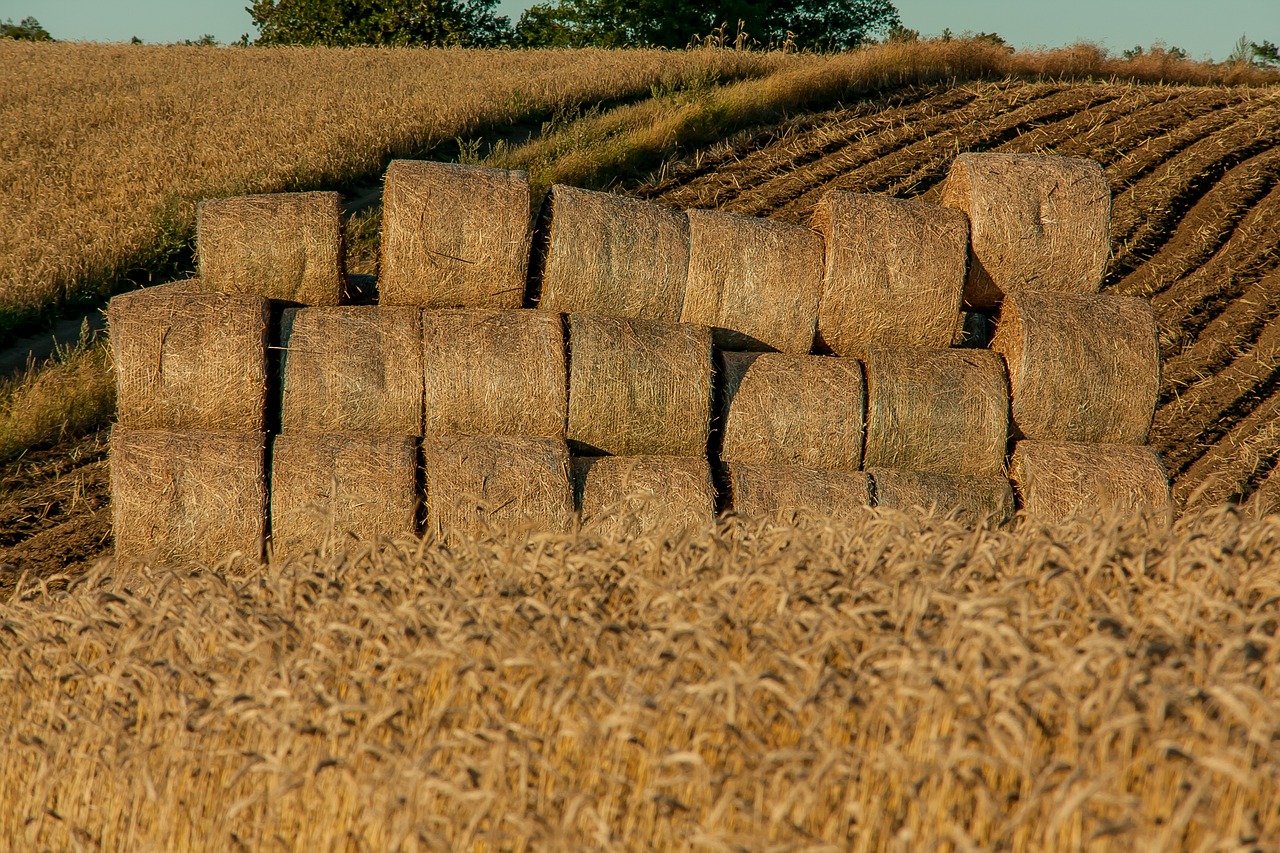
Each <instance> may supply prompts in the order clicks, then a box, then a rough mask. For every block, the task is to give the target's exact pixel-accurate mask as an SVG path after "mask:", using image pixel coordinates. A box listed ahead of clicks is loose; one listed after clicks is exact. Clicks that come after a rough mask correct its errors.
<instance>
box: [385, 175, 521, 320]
mask: <svg viewBox="0 0 1280 853" xmlns="http://www.w3.org/2000/svg"><path fill="white" fill-rule="evenodd" d="M532 240H533V218H532V196H531V193H530V189H529V176H528V174H526V173H525V172H513V171H507V170H505V169H490V168H485V167H482V166H462V165H459V164H457V163H429V162H425V161H420V160H392V161H391V165H390V166H388V167H387V174H386V179H385V182H384V185H383V191H382V245H381V253H382V257H381V269H380V273H381V278H380V281H379V288H380V293H379V301H380V302H381V304H383V305H417V306H420V307H423V308H519V307H520V306H521V305H522V304H524V295H525V281H526V279H527V277H528V270H529V250H530V245H531V243H532Z"/></svg>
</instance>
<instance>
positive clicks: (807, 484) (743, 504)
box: [728, 463, 871, 519]
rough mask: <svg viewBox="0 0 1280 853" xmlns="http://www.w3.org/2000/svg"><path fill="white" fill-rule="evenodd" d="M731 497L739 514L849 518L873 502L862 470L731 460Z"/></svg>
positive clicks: (869, 487)
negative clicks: (827, 468) (751, 463)
mask: <svg viewBox="0 0 1280 853" xmlns="http://www.w3.org/2000/svg"><path fill="white" fill-rule="evenodd" d="M728 470H729V497H730V504H731V506H732V507H733V511H734V512H736V513H737V514H738V515H743V516H754V517H761V516H763V517H772V518H781V519H787V518H794V517H796V516H807V517H814V518H847V517H849V516H851V515H854V514H856V513H858V512H860V511H861V510H863V509H865V508H866V507H868V506H870V505H871V483H870V480H869V479H868V477H867V475H866V473H865V472H863V471H831V470H825V469H819V468H802V467H798V466H794V465H748V464H743V463H730V464H729V465H728Z"/></svg>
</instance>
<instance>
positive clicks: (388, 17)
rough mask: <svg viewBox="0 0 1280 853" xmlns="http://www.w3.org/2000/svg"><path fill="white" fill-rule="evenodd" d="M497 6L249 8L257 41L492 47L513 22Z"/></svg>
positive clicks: (375, 2) (355, 3) (404, 3)
mask: <svg viewBox="0 0 1280 853" xmlns="http://www.w3.org/2000/svg"><path fill="white" fill-rule="evenodd" d="M496 5H497V0H254V2H253V5H251V6H247V7H245V11H247V12H248V13H249V16H250V17H251V18H252V19H253V23H254V26H256V27H257V28H258V38H257V39H256V40H255V43H256V44H308V45H329V46H335V47H345V46H353V45H361V44H377V45H428V46H445V45H461V46H464V47H487V46H491V45H496V44H503V43H505V42H506V41H508V40H509V39H510V34H511V22H510V21H509V20H508V19H507V18H506V17H505V16H501V15H495V14H494V12H493V9H494V7H495V6H496Z"/></svg>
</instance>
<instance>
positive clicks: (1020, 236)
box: [942, 154, 1111, 308]
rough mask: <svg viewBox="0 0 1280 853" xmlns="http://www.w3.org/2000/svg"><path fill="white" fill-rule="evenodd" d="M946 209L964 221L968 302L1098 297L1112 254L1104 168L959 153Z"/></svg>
mask: <svg viewBox="0 0 1280 853" xmlns="http://www.w3.org/2000/svg"><path fill="white" fill-rule="evenodd" d="M942 205H943V207H954V208H956V209H957V210H960V211H963V212H964V213H965V214H967V215H968V217H969V227H970V231H971V236H970V255H969V274H968V278H967V280H966V282H965V290H964V298H965V303H966V304H968V305H970V306H973V307H975V308H994V307H995V306H997V305H999V304H1000V301H1001V299H1002V298H1003V297H1004V295H1005V294H1009V293H1017V292H1019V291H1021V290H1023V289H1030V290H1051V291H1057V292H1064V293H1097V292H1098V288H1099V287H1101V286H1102V273H1103V271H1104V269H1105V268H1106V264H1107V259H1108V258H1109V257H1110V254H1111V188H1110V186H1109V185H1108V183H1107V177H1106V175H1105V174H1104V173H1103V171H1102V166H1101V165H1100V164H1099V163H1097V162H1095V161H1093V160H1087V159H1084V158H1081V157H1058V156H1055V155H1049V154H961V155H960V156H958V157H956V159H955V162H954V163H953V164H952V165H951V171H950V172H949V173H948V174H947V179H946V182H945V184H944V185H943V190H942Z"/></svg>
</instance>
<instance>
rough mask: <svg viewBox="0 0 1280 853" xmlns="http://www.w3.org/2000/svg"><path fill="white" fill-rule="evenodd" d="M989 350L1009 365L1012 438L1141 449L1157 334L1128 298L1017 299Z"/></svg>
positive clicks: (1147, 311)
mask: <svg viewBox="0 0 1280 853" xmlns="http://www.w3.org/2000/svg"><path fill="white" fill-rule="evenodd" d="M991 348H992V349H993V350H995V351H996V352H999V353H1001V354H1003V355H1004V358H1005V361H1006V362H1007V363H1008V365H1009V385H1010V390H1011V395H1012V399H1013V425H1014V432H1015V435H1017V436H1019V437H1026V438H1031V439H1036V440H1038V441H1084V442H1094V443H1099V444H1142V443H1144V442H1145V441H1146V438H1147V432H1148V430H1150V428H1151V420H1152V418H1154V417H1155V410H1156V399H1157V397H1158V395H1159V392H1160V332H1159V330H1158V329H1157V328H1156V318H1155V312H1154V311H1152V309H1151V303H1149V302H1148V301H1147V300H1145V299H1140V298H1137V297H1132V296H1111V295H1107V294H1094V295H1086V296H1076V295H1069V294H1059V293H1021V294H1017V295H1015V296H1011V297H1010V298H1009V299H1007V300H1005V303H1004V310H1003V311H1001V314H1000V322H999V324H998V325H997V327H996V334H995V337H994V339H993V340H992V342H991Z"/></svg>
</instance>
